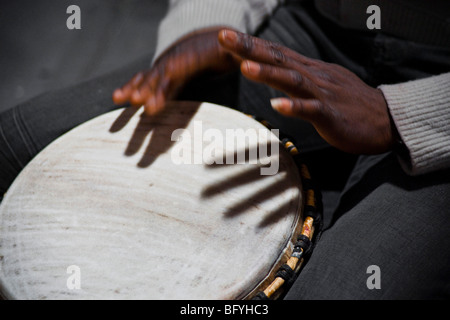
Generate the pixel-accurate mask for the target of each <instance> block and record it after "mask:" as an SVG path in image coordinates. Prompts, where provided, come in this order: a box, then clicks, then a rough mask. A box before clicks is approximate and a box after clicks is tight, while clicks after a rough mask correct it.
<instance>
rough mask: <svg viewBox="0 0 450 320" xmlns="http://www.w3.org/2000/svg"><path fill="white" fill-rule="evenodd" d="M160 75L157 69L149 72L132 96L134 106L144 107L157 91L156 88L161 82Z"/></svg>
mask: <svg viewBox="0 0 450 320" xmlns="http://www.w3.org/2000/svg"><path fill="white" fill-rule="evenodd" d="M159 78H160V77H159V73H158V72H157V71H155V69H152V70H150V71H149V72H147V73H146V74H145V76H144V78H143V80H142V81H141V83H140V84H139V86H137V87H136V88H135V89H134V90H133V92H132V95H131V103H132V104H133V105H139V106H140V105H143V104H145V102H146V101H147V100H148V99H149V98H150V96H151V95H153V94H154V93H155V91H156V89H155V87H156V85H157V83H158V81H159Z"/></svg>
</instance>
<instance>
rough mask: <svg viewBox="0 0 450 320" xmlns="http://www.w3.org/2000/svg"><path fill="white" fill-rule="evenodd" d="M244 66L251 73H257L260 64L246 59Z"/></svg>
mask: <svg viewBox="0 0 450 320" xmlns="http://www.w3.org/2000/svg"><path fill="white" fill-rule="evenodd" d="M246 68H247V72H248V73H249V74H251V75H255V76H256V75H258V74H259V71H260V70H261V66H260V65H259V63H256V62H253V61H246Z"/></svg>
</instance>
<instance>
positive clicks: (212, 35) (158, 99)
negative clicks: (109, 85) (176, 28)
mask: <svg viewBox="0 0 450 320" xmlns="http://www.w3.org/2000/svg"><path fill="white" fill-rule="evenodd" d="M220 30H221V28H219V27H217V28H212V29H204V30H201V31H199V32H196V33H191V34H189V35H187V36H185V37H183V38H182V39H181V40H179V41H177V42H176V43H175V44H173V45H172V46H171V47H170V48H169V49H167V50H166V51H165V52H164V53H163V54H161V56H160V57H159V58H158V60H156V61H155V63H154V64H153V67H152V68H150V69H149V70H147V71H143V72H139V73H137V74H136V75H135V76H134V77H133V78H132V79H131V80H130V81H128V82H127V83H126V84H125V85H124V86H123V87H122V88H119V89H116V90H115V91H114V93H113V101H114V103H115V104H118V105H122V104H125V103H130V104H131V105H133V106H135V107H140V106H142V105H143V106H144V110H145V113H146V114H148V115H156V114H157V113H159V112H161V110H162V109H163V108H164V106H165V103H166V101H169V100H172V99H175V98H176V96H177V94H178V93H179V92H180V91H181V90H182V89H183V87H184V86H185V85H186V84H187V83H188V82H189V81H191V80H192V79H194V78H196V77H199V76H201V75H203V74H205V73H224V72H229V71H232V70H239V64H240V62H241V61H240V59H239V58H237V57H235V56H233V55H232V54H230V53H229V52H228V51H227V50H225V49H224V48H223V47H222V46H221V45H220V44H219V41H218V33H219V31H220Z"/></svg>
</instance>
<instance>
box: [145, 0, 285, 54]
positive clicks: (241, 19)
mask: <svg viewBox="0 0 450 320" xmlns="http://www.w3.org/2000/svg"><path fill="white" fill-rule="evenodd" d="M283 1H284V0H184V1H176V0H174V1H171V6H170V10H169V12H168V14H167V16H166V17H165V18H164V19H163V20H162V22H161V24H160V26H159V30H158V42H157V44H156V51H155V55H154V57H153V61H155V60H156V59H157V58H158V57H159V56H160V55H161V53H163V52H164V51H165V50H166V49H167V48H168V47H170V45H172V44H173V43H174V42H175V41H177V40H178V39H180V38H181V37H183V36H185V35H187V34H189V33H191V32H193V31H196V30H200V29H203V28H211V27H214V26H221V27H230V28H233V29H236V30H238V31H241V32H246V33H253V32H254V31H255V30H256V29H257V28H258V27H259V25H260V24H261V23H262V22H263V20H264V19H265V18H266V17H267V16H268V15H269V14H271V13H272V12H273V10H274V9H275V8H276V7H277V5H278V4H279V3H281V2H283Z"/></svg>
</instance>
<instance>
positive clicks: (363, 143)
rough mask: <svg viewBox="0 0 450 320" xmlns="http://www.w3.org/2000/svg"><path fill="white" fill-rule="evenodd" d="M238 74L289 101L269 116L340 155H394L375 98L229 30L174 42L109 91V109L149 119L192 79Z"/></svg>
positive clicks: (322, 67)
mask: <svg viewBox="0 0 450 320" xmlns="http://www.w3.org/2000/svg"><path fill="white" fill-rule="evenodd" d="M239 66H240V69H241V72H242V74H243V75H244V76H245V77H247V78H248V79H250V80H253V81H256V82H260V83H264V84H266V85H268V86H271V87H273V88H275V89H277V90H280V91H282V92H284V93H286V94H287V95H288V96H289V98H278V99H273V100H272V101H271V103H272V106H273V107H274V109H275V110H277V111H278V112H279V113H281V114H283V115H285V116H288V117H298V118H301V119H304V120H306V121H309V122H311V123H312V124H313V125H314V127H315V128H316V130H317V131H318V133H319V134H320V135H321V136H322V137H323V138H324V139H325V140H326V141H327V142H328V143H330V144H331V145H333V146H335V147H336V148H338V149H341V150H343V151H346V152H349V153H358V154H377V153H383V152H386V151H389V150H390V149H392V147H393V145H394V141H395V140H396V139H397V137H398V133H397V131H396V128H395V126H393V125H392V121H391V119H390V116H389V112H388V108H387V105H386V101H385V99H384V96H383V93H382V92H381V90H379V89H375V88H372V87H370V86H368V85H366V84H365V83H364V82H363V81H362V80H361V79H359V78H358V77H357V76H356V75H355V74H354V73H352V72H351V71H349V70H347V69H345V68H343V67H341V66H338V65H335V64H329V63H325V62H323V61H319V60H315V59H311V58H307V57H305V56H303V55H301V54H299V53H297V52H295V51H292V50H290V49H288V48H285V47H283V46H281V45H279V44H277V43H273V42H269V41H266V40H262V39H258V38H255V37H252V36H249V35H246V34H243V33H239V32H236V31H234V30H231V29H222V28H213V29H209V30H201V31H199V32H196V33H192V34H190V35H188V36H186V37H184V38H183V39H181V40H179V41H178V42H177V43H175V44H174V45H172V46H171V47H170V48H169V49H168V50H166V52H164V53H163V54H162V55H161V56H160V58H159V59H158V60H157V61H155V63H154V64H153V67H152V68H150V69H149V70H147V71H144V72H139V73H137V74H136V75H135V76H134V77H133V78H132V79H131V80H130V81H129V82H127V83H126V84H125V85H124V86H123V87H122V88H119V89H117V90H115V91H114V93H113V101H114V102H115V103H116V104H118V105H122V104H125V103H130V104H131V105H133V106H135V107H140V106H142V105H143V106H144V110H145V112H146V113H147V114H148V115H155V114H157V113H159V112H160V111H161V110H163V108H164V106H165V103H166V101H168V100H172V99H175V98H176V96H177V94H178V93H179V92H180V90H181V89H182V88H183V87H184V86H185V85H186V84H187V83H188V82H189V81H191V80H192V79H194V78H196V77H198V76H200V75H202V74H205V73H210V72H213V73H224V72H229V71H233V70H238V69H239Z"/></svg>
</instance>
